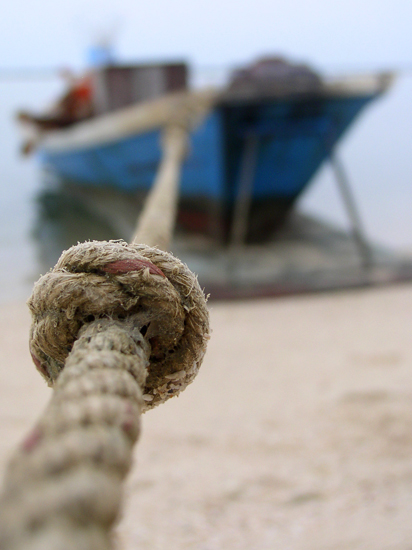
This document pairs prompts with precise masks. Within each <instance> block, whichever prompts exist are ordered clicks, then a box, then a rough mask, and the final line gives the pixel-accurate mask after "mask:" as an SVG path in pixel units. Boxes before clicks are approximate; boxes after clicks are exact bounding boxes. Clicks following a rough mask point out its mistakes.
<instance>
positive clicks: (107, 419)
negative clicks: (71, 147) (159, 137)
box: [0, 103, 210, 550]
mask: <svg viewBox="0 0 412 550" xmlns="http://www.w3.org/2000/svg"><path fill="white" fill-rule="evenodd" d="M209 105H210V103H209ZM186 107H188V110H189V113H191V114H190V116H186V118H183V121H180V124H176V123H175V122H173V121H171V124H170V125H169V128H168V130H167V131H166V135H165V145H164V146H165V155H164V160H163V163H162V166H161V168H160V170H159V176H158V178H157V181H156V185H155V186H154V192H153V195H152V196H151V198H149V201H148V209H147V210H145V211H144V214H143V216H142V221H141V223H140V225H139V229H138V231H137V234H136V237H135V239H134V241H133V243H132V244H127V243H125V242H123V241H108V242H97V241H94V242H87V243H83V244H80V245H77V246H74V247H72V248H70V249H69V250H67V251H66V252H64V253H63V254H62V256H61V258H60V259H59V261H58V263H57V264H56V266H55V267H54V268H53V270H51V271H50V272H49V273H47V274H46V275H44V276H43V277H41V278H40V280H39V281H38V282H37V283H36V285H35V287H34V290H33V294H32V296H31V298H30V300H29V302H28V305H29V308H30V310H31V313H32V327H31V334H30V351H31V354H32V357H33V360H34V363H35V364H36V367H37V369H38V370H39V371H40V373H41V374H42V375H43V376H44V377H45V379H46V380H47V382H48V384H49V385H51V386H53V387H54V392H53V395H52V398H51V400H50V402H49V404H48V406H47V408H46V410H45V411H44V413H43V415H42V416H41V418H40V419H39V420H38V421H37V423H36V425H35V427H34V428H33V429H32V431H31V433H30V434H29V435H28V437H26V439H25V441H24V442H23V443H22V445H21V446H20V447H19V449H18V450H17V451H16V452H15V454H14V456H13V457H12V460H11V461H10V464H9V466H8V468H7V471H6V476H5V482H4V487H3V493H2V495H1V498H0V549H1V550H106V549H107V550H109V549H111V548H113V543H112V538H111V527H112V526H113V524H114V522H115V521H116V519H117V518H118V515H119V510H120V506H121V494H122V481H123V479H124V477H125V476H126V474H127V472H128V471H129V469H130V466H131V461H132V449H133V445H134V443H135V442H136V440H137V438H138V435H139V430H140V414H141V412H144V411H145V410H148V409H150V408H152V407H155V406H156V405H158V404H160V403H162V402H163V401H165V400H166V399H168V398H169V397H172V396H174V395H178V394H179V393H180V391H182V390H183V389H184V388H185V387H186V386H187V385H188V384H189V383H190V382H192V381H193V379H194V377H195V376H196V374H197V372H198V370H199V367H200V364H201V362H202V359H203V356H204V353H205V350H206V344H207V341H208V339H209V317H208V311H207V307H206V299H205V296H204V294H203V291H202V290H201V288H200V286H199V284H198V282H197V279H196V277H195V276H194V275H193V274H192V273H191V272H190V270H189V269H188V268H187V267H186V266H185V265H184V264H183V263H182V262H180V260H178V259H177V258H175V257H173V256H172V255H171V254H169V253H167V252H163V251H162V250H160V249H158V248H152V247H151V246H147V245H146V244H137V243H136V238H141V239H143V238H144V239H147V240H148V241H149V244H157V245H162V246H165V247H166V245H167V243H168V242H169V240H170V235H171V232H172V229H173V223H174V216H175V209H176V200H177V194H178V193H177V185H178V179H179V173H180V164H181V163H182V161H183V158H184V152H185V150H186V147H187V133H188V131H189V130H190V128H191V126H192V124H193V122H194V114H195V115H196V116H198V115H199V113H200V112H206V110H207V105H206V104H202V105H200V107H201V108H198V109H195V110H194V111H193V106H190V105H189V106H186ZM186 113H187V110H186ZM159 188H160V190H161V191H159ZM165 194H168V197H167V198H165V196H164V195H165ZM154 197H158V199H155V198H154ZM159 212H162V213H163V214H160V215H159ZM162 216H163V217H162ZM165 218H167V221H166V222H165V223H160V221H159V220H162V219H163V220H164V219H165ZM160 227H161V229H160V230H159V228H160Z"/></svg>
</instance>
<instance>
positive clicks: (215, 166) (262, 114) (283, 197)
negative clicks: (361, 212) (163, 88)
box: [40, 88, 382, 242]
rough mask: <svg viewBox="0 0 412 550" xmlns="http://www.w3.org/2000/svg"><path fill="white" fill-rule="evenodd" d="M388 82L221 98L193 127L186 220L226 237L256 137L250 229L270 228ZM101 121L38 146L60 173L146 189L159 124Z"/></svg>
mask: <svg viewBox="0 0 412 550" xmlns="http://www.w3.org/2000/svg"><path fill="white" fill-rule="evenodd" d="M381 91H382V90H380V89H378V88H374V89H369V90H366V91H365V90H362V91H358V92H356V91H355V92H352V93H350V94H349V93H341V94H339V93H323V94H317V95H312V96H307V95H303V96H296V97H293V96H292V97H280V98H266V99H260V100H256V99H245V100H236V101H226V102H225V101H224V100H223V101H221V102H220V103H218V104H217V106H216V107H215V108H214V109H213V110H212V111H211V112H210V113H209V114H208V115H207V116H206V118H205V119H204V120H203V121H202V123H201V124H200V125H199V126H198V127H197V128H196V129H195V130H194V131H193V133H192V135H191V144H190V151H189V154H188V156H187V159H186V161H185V163H184V165H183V170H182V178H181V194H180V205H179V216H178V223H179V226H180V228H181V229H184V230H187V231H190V232H200V233H202V234H204V235H207V236H209V237H211V238H212V239H214V240H217V241H219V242H226V241H227V240H228V239H229V238H230V232H231V227H232V224H233V217H234V211H235V205H236V202H237V201H238V199H239V194H240V187H241V185H242V184H241V182H242V177H243V176H244V174H243V172H244V159H245V154H247V153H246V151H247V143H250V140H255V141H254V142H255V144H256V150H255V162H254V165H253V170H252V172H251V176H250V178H249V179H250V182H249V195H250V196H249V207H248V220H247V232H246V235H245V238H246V240H247V241H255V242H256V241H264V240H265V239H267V238H269V237H270V236H271V235H272V234H273V232H274V231H276V229H277V228H278V227H279V226H280V225H281V224H282V223H283V221H284V220H285V218H286V217H287V216H288V214H289V212H290V210H291V208H292V207H293V205H294V204H295V202H296V200H297V198H298V197H299V195H300V194H301V193H302V191H303V190H304V189H305V188H306V187H307V186H308V185H309V183H310V181H311V180H312V178H313V176H314V175H315V173H316V172H317V170H318V169H319V168H320V166H321V165H322V163H323V162H324V161H325V160H326V159H327V158H328V156H329V154H330V152H331V151H332V149H333V147H334V146H335V145H336V143H337V141H338V140H339V139H340V138H341V136H342V135H343V133H344V132H345V130H346V129H347V128H348V126H349V125H350V124H351V123H352V122H353V120H354V119H355V117H356V116H357V115H358V113H359V112H360V111H361V110H362V109H363V107H364V106H365V105H366V104H367V103H369V102H370V101H371V100H372V99H374V98H375V97H376V96H377V95H379V93H380V92H381ZM136 112H137V111H136ZM130 113H132V111H130ZM130 116H131V115H130ZM111 117H112V118H111V119H110V117H107V119H108V123H110V120H111V121H112V125H113V124H114V122H116V121H115V118H113V117H114V115H111ZM126 118H127V117H126V114H124V119H125V120H126ZM93 124H94V126H93ZM98 124H99V123H97V122H85V123H82V127H83V130H84V131H85V132H86V133H87V132H88V138H87V139H83V140H82V139H80V138H79V139H77V138H76V139H77V141H76V139H74V138H73V139H71V138H70V135H71V134H70V130H67V131H60V132H55V135H54V136H53V135H51V136H49V137H48V138H47V139H46V140H45V141H44V143H43V144H42V145H41V147H40V154H41V158H42V161H43V163H44V164H45V166H47V168H48V169H49V170H51V171H52V172H53V173H54V174H56V175H57V176H58V177H59V178H60V179H61V180H65V181H69V182H76V183H77V184H80V185H88V186H99V187H101V186H109V187H114V188H117V189H119V190H121V191H123V192H126V193H133V194H138V195H141V197H142V199H143V197H144V195H145V194H146V193H147V191H148V190H149V189H150V186H151V185H152V182H153V180H154V177H155V173H156V170H157V168H158V166H159V162H160V159H161V144H160V124H159V126H158V127H154V128H150V127H149V128H145V127H144V125H143V127H140V128H139V129H137V130H136V131H135V132H134V131H133V128H132V127H129V128H128V131H127V132H124V134H122V132H121V131H119V132H117V134H116V132H114V133H113V135H110V129H109V130H108V133H107V135H106V137H105V138H104V139H102V138H101V135H102V134H104V131H103V130H101V132H100V134H99V126H98ZM88 125H89V127H88ZM93 128H94V129H93ZM100 128H103V126H100ZM76 132H78V134H79V130H78V129H77V130H76ZM93 132H94V133H93ZM65 135H67V136H69V139H66V141H65ZM76 135H77V134H76ZM79 135H80V134H79ZM93 136H95V137H94V138H93ZM72 137H73V136H72ZM243 179H244V177H243Z"/></svg>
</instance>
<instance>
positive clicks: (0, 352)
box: [0, 285, 412, 550]
mask: <svg viewBox="0 0 412 550" xmlns="http://www.w3.org/2000/svg"><path fill="white" fill-rule="evenodd" d="M210 306H211V321H212V327H213V334H212V339H211V341H210V345H209V349H208V353H207V356H206V359H205V362H204V365H203V367H202V369H201V372H200V374H199V376H198V378H197V380H196V381H195V382H194V383H193V385H192V386H190V387H189V388H188V389H187V390H186V392H184V393H183V394H182V395H181V396H180V397H179V398H178V399H173V400H171V401H170V402H168V403H167V404H165V405H163V406H162V407H159V408H158V409H155V410H154V411H151V412H149V413H148V414H147V415H145V416H144V417H143V434H142V437H141V439H140V441H139V443H138V444H137V446H136V451H135V466H134V469H133V472H132V474H131V475H130V477H129V479H128V483H127V487H126V498H125V506H124V513H123V517H122V520H121V522H120V524H119V526H118V528H117V535H116V536H117V540H118V546H119V549H123V550H137V549H142V550H166V549H167V550H173V549H176V550H178V549H182V550H183V549H192V550H195V549H196V550H229V549H230V550H246V549H247V550H251V549H252V550H269V549H270V550H273V549H275V548H281V549H282V550H289V549H291V550H300V549H302V550H303V549H304V550H323V549H325V550H326V549H328V550H346V549H348V550H349V549H350V550H361V549H362V550H363V549H365V550H366V549H368V550H369V549H379V550H384V549H385V550H386V549H387V550H408V549H410V548H411V541H412V521H411V517H412V339H411V326H412V286H411V285H404V286H398V287H395V286H394V287H387V288H380V289H369V290H358V291H350V292H339V293H327V294H319V295H310V296H309V295H308V296H301V297H292V298H285V299H270V300H269V299H267V300H258V301H248V302H232V303H217V302H216V303H213V302H212V303H211V304H210ZM29 323H30V319H29V314H28V311H27V308H26V306H25V305H24V304H23V303H16V304H9V305H4V306H1V308H0V469H1V471H3V468H4V465H5V463H6V460H7V457H8V456H9V455H10V452H11V450H12V449H13V447H14V446H15V445H16V444H17V443H18V442H19V441H20V440H21V439H22V437H23V436H24V434H25V433H26V432H27V431H28V429H29V428H30V426H31V425H32V424H33V423H34V421H35V419H36V417H37V416H38V415H39V413H40V411H41V410H42V409H43V407H44V405H45V404H46V402H47V399H48V396H49V395H50V390H49V389H48V388H47V387H46V385H45V384H44V382H43V381H42V380H41V378H40V376H39V375H38V373H37V372H36V371H35V369H34V367H33V365H32V363H31V359H30V357H29V353H28V349H27V342H28V327H29Z"/></svg>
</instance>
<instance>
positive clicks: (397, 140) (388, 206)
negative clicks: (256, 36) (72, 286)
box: [0, 75, 412, 303]
mask: <svg viewBox="0 0 412 550" xmlns="http://www.w3.org/2000/svg"><path fill="white" fill-rule="evenodd" d="M60 89H61V83H60V82H59V81H58V80H57V79H54V78H47V79H44V80H39V81H33V80H31V81H30V80H14V81H8V80H3V81H2V80H0V97H1V101H0V266H1V267H0V303H4V302H7V301H13V300H22V299H26V298H27V297H28V296H29V294H30V290H31V287H32V284H33V282H34V281H35V280H36V279H37V278H38V276H39V274H40V273H44V272H45V271H46V270H47V269H48V268H49V267H51V264H52V263H53V262H54V261H55V259H56V258H57V257H58V253H59V251H60V250H59V249H58V248H59V246H66V245H69V244H75V242H76V237H77V234H78V233H76V229H78V227H77V226H78V224H77V223H74V224H72V228H73V231H71V232H70V234H69V235H67V234H65V236H64V237H65V238H64V239H62V238H58V237H61V235H58V233H59V231H60V229H59V225H58V223H54V224H48V223H45V220H44V207H45V202H44V178H43V177H42V175H41V171H40V167H39V165H38V163H37V161H36V158H35V157H34V158H30V157H29V158H23V157H22V156H21V154H20V152H19V149H20V145H21V136H20V134H19V131H18V128H17V125H16V122H15V113H16V112H17V111H18V110H19V109H22V108H24V109H31V110H34V111H40V110H41V109H42V108H45V107H46V106H47V104H48V103H50V102H51V101H52V100H53V98H54V97H55V96H56V94H57V93H58V91H59V90H60ZM411 97H412V77H411V76H407V75H404V76H400V77H399V78H398V79H397V80H396V81H395V83H394V85H393V87H392V89H391V90H389V91H388V93H387V94H386V95H385V96H384V97H382V98H380V99H379V100H377V101H375V102H374V103H372V104H371V105H370V106H369V107H368V108H366V109H365V111H364V112H363V113H361V115H360V116H359V118H358V119H357V121H356V122H355V123H354V124H353V125H352V126H351V128H350V129H349V131H348V132H347V134H346V135H345V137H344V139H343V140H342V141H341V142H340V144H339V147H338V150H337V153H338V154H339V156H340V158H341V160H342V161H343V163H344V165H345V167H346V171H347V176H348V178H349V181H350V183H351V186H352V190H353V193H354V195H355V198H356V201H357V205H358V208H359V211H360V214H361V217H362V222H363V225H364V227H365V231H366V233H367V235H368V237H369V238H370V239H371V240H373V241H375V242H377V243H381V244H383V245H387V246H390V247H392V248H396V249H405V250H406V249H410V250H412V216H411V215H410V211H411V208H412V102H411ZM46 202H47V201H46ZM66 208H67V209H71V214H72V219H73V209H75V208H76V206H75V205H74V204H71V203H70V204H66V205H65V204H64V203H60V204H58V205H56V204H55V203H53V201H52V202H50V201H49V202H48V203H47V210H48V215H49V217H50V214H52V217H53V216H54V218H55V219H54V221H55V222H56V221H58V219H59V218H63V217H64V216H66V210H65V209H66ZM299 208H301V209H302V210H303V211H305V212H308V213H312V214H314V215H315V216H317V217H320V218H324V219H325V220H327V221H331V222H333V223H335V224H336V225H338V226H343V227H347V226H348V218H347V214H346V212H345V209H344V207H343V205H342V201H341V198H340V195H339V192H338V189H337V186H336V182H335V181H334V178H333V173H332V171H331V169H330V167H329V166H328V165H327V164H325V165H324V166H323V167H322V168H321V169H320V170H319V172H318V174H316V176H315V177H314V178H313V180H312V182H311V184H310V185H309V186H308V188H307V191H306V192H305V194H304V196H303V197H302V198H301V200H300V204H299ZM119 214H120V215H121V212H119ZM42 216H43V217H42ZM82 219H83V222H84V219H85V218H84V217H83V218H82ZM89 225H90V232H89V233H88V227H87V226H85V227H84V228H83V229H84V231H83V233H82V234H83V235H86V236H87V237H89V238H95V237H96V235H97V238H98V237H99V236H100V235H102V236H103V237H107V238H110V236H113V238H117V237H118V236H119V235H118V234H113V235H110V230H109V229H107V228H106V229H105V230H104V231H103V230H102V231H100V233H96V231H95V230H93V229H92V224H91V223H90V224H89ZM66 232H67V226H66ZM114 233H115V232H114Z"/></svg>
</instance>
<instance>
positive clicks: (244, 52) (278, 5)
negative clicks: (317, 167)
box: [0, 0, 412, 69]
mask: <svg viewBox="0 0 412 550" xmlns="http://www.w3.org/2000/svg"><path fill="white" fill-rule="evenodd" d="M1 12H2V15H1V20H0V67H5V66H7V67H10V66H28V65H29V66H45V65H46V66H50V65H59V66H60V65H62V64H63V65H76V66H79V65H81V64H83V62H84V59H85V49H86V47H87V45H88V44H89V43H90V42H91V41H92V37H93V35H94V33H95V32H96V30H97V29H110V28H116V29H117V35H118V38H117V50H118V53H119V56H120V57H123V58H127V59H131V58H140V59H145V58H146V59H147V58H158V57H174V56H180V57H182V56H183V57H185V58H188V59H189V60H190V61H192V62H194V63H196V64H202V65H209V64H210V65H227V64H233V63H238V62H239V61H241V62H242V61H244V60H249V59H251V58H253V57H254V56H256V55H259V54H262V53H267V52H283V53H287V54H288V55H290V56H292V57H295V58H298V59H303V60H310V61H311V62H312V63H314V64H315V65H319V66H320V67H326V68H337V69H339V68H341V67H343V68H345V67H351V68H372V67H393V66H405V65H412V59H411V56H412V53H411V52H412V32H411V26H412V0H310V1H309V0H283V1H279V0H278V1H276V0H237V1H234V0H232V1H230V0H207V1H206V0H180V1H178V2H176V1H173V0H149V1H136V0H119V1H116V2H115V1H113V0H64V1H62V0H36V1H33V0H11V1H10V0H2V10H1Z"/></svg>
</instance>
